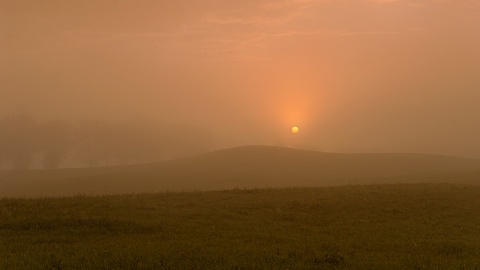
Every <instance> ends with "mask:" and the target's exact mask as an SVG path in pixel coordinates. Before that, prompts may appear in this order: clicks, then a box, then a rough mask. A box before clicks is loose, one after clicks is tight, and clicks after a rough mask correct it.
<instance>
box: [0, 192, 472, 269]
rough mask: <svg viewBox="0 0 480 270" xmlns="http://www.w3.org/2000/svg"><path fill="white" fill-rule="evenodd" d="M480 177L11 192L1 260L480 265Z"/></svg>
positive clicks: (52, 265)
mask: <svg viewBox="0 0 480 270" xmlns="http://www.w3.org/2000/svg"><path fill="white" fill-rule="evenodd" d="M479 213H480V186H469V185H454V184H396V185H366V186H344V187H323V188H298V189H264V190H230V191H214V192H194V193H164V194H146V195H118V196H98V197H85V196H77V197H71V198H51V199H50V198H44V199H2V200H0V269H480V215H479Z"/></svg>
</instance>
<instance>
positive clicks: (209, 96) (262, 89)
mask: <svg viewBox="0 0 480 270" xmlns="http://www.w3.org/2000/svg"><path fill="white" fill-rule="evenodd" d="M14 113H28V114H32V115H33V116H35V117H36V118H39V119H47V120H48V119H52V120H66V121H80V120H82V119H89V118H99V119H104V120H110V121H122V120H128V121H132V120H133V121H135V120H139V119H141V120H142V121H144V120H148V121H152V122H156V123H163V124H165V125H170V124H179V123H180V124H189V125H195V126H199V127H202V128H206V129H208V130H210V132H211V133H212V134H213V136H214V138H215V141H216V145H217V147H219V148H222V147H229V146H236V145H244V144H267V145H282V146H290V147H304V148H311V149H317V150H322V151H329V152H420V153H439V154H447V155H456V156H467V157H476V158H480V141H479V138H480V1H477V0H417V1H414V0H338V1H333V0H330V1H329V0H316V1H315V0H245V1H233V0H204V1H193V0H179V1H153V0H144V1H133V0H108V1H106V0H101V1H78V2H73V1H63V0H62V1H60V0H49V1H33V0H31V1H25V0H18V1H7V0H0V115H8V114H14ZM294 125H298V126H299V128H300V132H299V133H298V134H295V135H293V134H292V133H291V131H290V130H291V127H292V126H294Z"/></svg>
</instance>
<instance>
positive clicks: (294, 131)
mask: <svg viewBox="0 0 480 270" xmlns="http://www.w3.org/2000/svg"><path fill="white" fill-rule="evenodd" d="M298 131H299V129H298V127H297V126H294V127H292V133H293V134H297V133H298Z"/></svg>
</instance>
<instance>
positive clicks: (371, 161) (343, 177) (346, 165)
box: [0, 146, 480, 197]
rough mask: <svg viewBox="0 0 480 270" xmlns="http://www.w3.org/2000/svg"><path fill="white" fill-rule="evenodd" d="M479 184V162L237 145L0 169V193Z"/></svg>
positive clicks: (35, 194) (421, 156) (427, 156)
mask: <svg viewBox="0 0 480 270" xmlns="http://www.w3.org/2000/svg"><path fill="white" fill-rule="evenodd" d="M478 181H480V160H475V159H466V158H456V157H447V156H439V155H426V154H337V153H324V152H317V151H307V150H298V149H290V148H280V147H269V146H244V147H236V148H231V149H226V150H220V151H216V152H212V153H208V154H203V155H199V156H195V157H190V158H184V159H178V160H173V161H166V162H159V163H153V164H145V165H136V166H123V167H105V168H85V169H62V170H50V171H49V170H37V171H26V172H14V171H3V172H1V173H0V196H9V197H11V196H24V197H35V196H66V195H75V194H92V195H93V194H121V193H143V192H162V191H192V190H221V189H231V188H265V187H299V186H325V185H344V184H365V183H398V182H469V183H472V182H473V183H475V182H478Z"/></svg>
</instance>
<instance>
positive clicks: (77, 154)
mask: <svg viewBox="0 0 480 270" xmlns="http://www.w3.org/2000/svg"><path fill="white" fill-rule="evenodd" d="M212 147H213V139H212V137H211V135H210V134H209V133H208V132H207V131H205V130H202V129H200V128H198V127H193V126H165V125H159V124H153V123H147V122H142V123H139V122H120V123H114V122H107V121H98V120H92V121H84V122H81V123H80V124H77V125H73V124H70V123H68V122H64V121H49V122H40V121H36V120H35V119H33V118H32V117H31V116H29V115H13V116H8V117H5V118H3V119H0V167H2V166H3V167H9V168H14V169H18V170H26V169H29V168H31V167H32V165H33V164H41V165H42V166H43V167H44V168H48V169H54V168H58V167H60V166H61V165H62V162H64V161H65V160H69V161H71V162H72V161H73V162H76V164H79V165H81V164H83V166H89V167H92V166H108V165H124V164H138V163H146V162H153V161H159V160H166V159H172V158H178V157H183V156H189V155H194V154H197V153H201V152H205V151H209V150H211V149H212Z"/></svg>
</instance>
